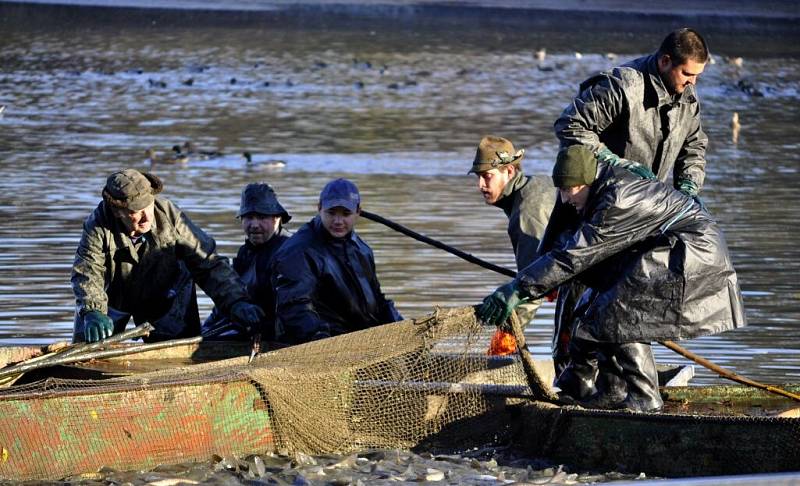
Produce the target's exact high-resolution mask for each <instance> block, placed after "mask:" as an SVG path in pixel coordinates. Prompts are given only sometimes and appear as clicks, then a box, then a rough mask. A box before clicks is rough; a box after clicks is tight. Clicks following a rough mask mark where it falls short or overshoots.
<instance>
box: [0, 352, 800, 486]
mask: <svg viewBox="0 0 800 486" xmlns="http://www.w3.org/2000/svg"><path fill="white" fill-rule="evenodd" d="M248 351H249V350H248V349H247V346H246V344H245V343H231V342H216V343H214V342H200V343H194V344H187V345H184V346H180V347H175V348H170V349H168V350H158V351H154V352H150V353H141V354H135V355H130V356H125V357H121V358H115V359H112V360H108V361H97V362H92V363H88V364H84V365H81V366H67V367H61V368H59V369H51V370H49V371H47V372H46V373H42V372H40V373H39V375H38V376H31V377H26V380H21V382H18V383H17V384H15V386H14V387H12V388H9V389H7V390H5V391H4V392H3V393H1V394H0V478H3V479H9V480H32V479H34V480H44V479H59V478H64V477H70V476H74V475H78V474H81V473H85V472H93V471H97V470H98V469H100V468H103V467H106V468H113V469H120V470H134V469H139V470H141V469H144V470H146V469H152V468H154V467H156V466H157V465H160V464H175V463H183V462H190V461H204V460H207V459H208V458H209V457H211V456H212V454H218V455H221V456H230V455H236V456H245V455H248V454H260V453H267V452H279V451H280V450H281V447H280V444H279V443H278V441H277V440H276V434H275V428H274V427H275V424H274V422H273V420H272V417H271V415H270V413H271V409H270V403H269V396H268V394H267V393H266V392H265V391H264V389H263V388H262V387H260V386H259V384H258V383H257V382H255V381H253V380H252V379H251V378H249V377H248V376H247V375H246V374H239V375H235V374H234V375H231V374H230V373H227V374H224V375H223V374H221V375H219V376H215V375H214V374H213V372H212V373H209V374H207V375H206V377H205V378H204V379H203V380H202V381H198V380H196V379H192V378H187V379H176V378H175V377H173V378H171V379H170V380H167V381H159V380H160V378H159V372H158V371H152V370H153V369H159V368H162V369H163V368H165V367H172V366H186V365H187V364H188V363H196V364H191V365H188V366H187V367H186V369H197V368H203V367H211V366H214V365H215V364H216V363H214V362H210V361H211V360H216V359H220V358H227V360H226V361H225V362H226V363H227V364H229V365H232V366H242V367H244V366H246V363H247V356H246V355H247V353H248ZM37 353H41V349H38V348H31V347H10V348H0V364H5V363H8V362H15V361H19V360H21V359H25V358H26V357H30V356H34V355H36V354H37ZM231 356H238V357H231ZM481 359H483V358H481ZM514 361H515V359H514V358H497V359H496V362H497V363H496V366H497V368H502V367H503V366H507V365H509V364H510V363H513V362H514ZM673 371H674V370H673ZM75 373H77V376H80V377H81V379H83V380H87V382H91V381H92V380H93V381H97V382H100V381H104V382H105V383H109V384H111V385H110V386H103V387H93V386H89V385H87V386H85V387H83V388H81V387H66V388H64V387H60V386H59V383H60V381H59V380H60V378H56V377H55V376H56V375H59V374H60V375H61V376H75V375H71V374H75ZM681 373H682V375H681V376H682V377H683V379H684V380H685V379H686V378H687V375H691V371H686V370H683V371H682V372H681ZM123 375H135V379H133V380H127V381H119V380H117V379H115V378H113V377H119V376H123ZM45 376H47V378H46V381H45V383H48V384H49V383H52V387H50V388H48V387H44V388H43V387H42V386H41V382H39V386H38V387H37V388H36V391H35V392H34V391H31V390H33V389H32V388H31V389H29V388H27V387H28V386H29V385H27V383H28V382H29V381H30V380H29V379H36V380H41V379H43V378H44V377H45ZM664 376H666V375H664ZM82 383H84V382H82ZM372 386H374V383H368V382H358V381H357V382H356V387H363V388H368V387H372ZM476 386H478V387H484V388H482V390H483V391H484V392H485V393H486V394H487V395H489V396H490V399H491V403H492V406H491V410H489V411H487V412H486V413H483V414H481V415H479V416H475V417H470V418H468V419H464V420H460V421H458V422H455V423H452V424H449V425H448V426H447V427H444V428H442V429H440V430H436V431H432V433H431V434H430V435H429V436H428V437H426V438H425V440H423V441H420V442H419V443H418V444H412V445H411V447H410V448H412V449H417V450H423V449H424V450H430V451H436V452H443V451H453V450H465V449H467V448H470V447H477V446H482V445H485V444H486V443H487V441H488V440H487V437H492V438H494V439H493V440H500V441H504V442H505V443H512V444H514V446H515V448H516V449H518V450H519V451H520V452H522V453H525V454H528V455H530V456H531V457H542V458H549V459H552V460H554V461H559V462H563V463H565V464H569V465H571V466H573V467H577V468H583V469H598V470H623V471H630V472H645V473H646V474H647V475H650V476H652V475H656V476H665V477H687V476H699V475H722V474H746V473H749V474H753V473H768V472H781V471H792V470H796V469H797V467H798V465H800V450H799V448H798V443H800V442H799V441H798V438H800V418H791V417H778V416H775V413H776V412H779V411H781V410H785V409H789V408H791V407H792V403H791V402H789V401H788V400H786V399H782V398H780V397H777V398H775V397H774V396H772V395H767V394H766V393H765V392H763V391H761V390H756V389H752V388H746V387H742V386H709V387H687V386H672V385H670V386H665V387H663V388H662V393H663V395H664V397H665V400H666V404H667V408H666V411H665V412H664V413H659V414H645V413H634V412H625V411H605V410H587V409H581V408H577V407H567V406H556V405H553V404H549V403H543V402H536V401H533V400H530V399H528V398H525V394H526V390H525V389H524V387H520V386H519V385H503V384H502V383H500V384H495V383H479V384H476V383H473V382H467V381H466V380H462V381H459V382H453V383H395V384H394V385H393V391H392V393H393V396H394V397H395V398H397V397H402V393H403V391H404V390H405V389H410V388H415V387H416V388H419V387H426V393H427V394H428V396H430V397H437V396H441V395H443V394H445V393H450V394H453V393H455V394H458V393H462V392H464V393H465V392H467V391H468V390H469V388H470V387H476ZM787 388H788V389H789V390H791V391H800V386H797V385H790V386H787ZM416 391H417V392H418V391H419V390H418V389H417V390H416ZM132 403H136V404H142V403H145V404H147V406H145V407H132V406H131V404H132ZM400 425H401V426H402V424H400ZM332 452H334V451H332Z"/></svg>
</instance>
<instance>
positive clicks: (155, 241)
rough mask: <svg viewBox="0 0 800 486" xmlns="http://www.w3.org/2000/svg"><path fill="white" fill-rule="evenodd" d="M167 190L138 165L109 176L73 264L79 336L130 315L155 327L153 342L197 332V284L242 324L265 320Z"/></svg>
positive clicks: (103, 332) (93, 336)
mask: <svg viewBox="0 0 800 486" xmlns="http://www.w3.org/2000/svg"><path fill="white" fill-rule="evenodd" d="M162 188H163V184H162V182H161V180H160V179H159V178H158V177H156V176H154V175H152V174H149V173H146V172H145V173H143V172H139V171H137V170H134V169H125V170H122V171H119V172H115V173H113V174H111V175H110V176H109V177H108V180H107V181H106V185H105V187H104V189H103V191H102V195H103V201H102V202H101V203H100V204H99V205H98V206H97V208H96V209H95V210H94V211H93V212H92V214H91V215H90V216H89V217H88V218H87V219H86V221H85V222H84V225H83V234H82V236H81V241H80V244H79V245H78V250H77V253H76V255H75V262H74V264H73V267H72V279H71V281H72V290H73V292H74V294H75V300H76V317H75V326H74V333H73V341H75V342H80V341H88V342H94V341H99V340H102V339H105V338H107V337H109V336H111V335H112V334H116V333H120V332H122V331H124V329H125V326H126V324H127V323H128V321H129V320H130V318H131V317H132V318H133V321H134V323H135V324H137V325H139V324H142V323H144V322H150V323H151V324H152V325H153V327H154V331H153V332H151V334H150V336H149V337H148V339H147V340H149V341H158V340H165V339H172V338H176V337H185V336H193V335H198V334H199V333H200V318H199V315H198V311H197V297H196V293H195V287H194V284H195V283H197V284H198V285H199V286H200V288H202V289H203V290H204V291H205V292H206V294H208V295H209V296H210V297H211V298H212V299H213V300H214V303H215V304H216V305H217V306H218V307H219V308H220V309H221V310H222V312H224V313H227V314H229V315H231V316H232V317H234V318H235V319H236V320H237V321H238V322H241V323H243V324H245V325H246V326H248V327H251V328H255V327H256V326H257V325H259V323H260V322H261V321H262V320H263V318H264V314H263V312H262V311H261V309H260V308H259V307H258V306H255V305H253V304H251V303H250V302H249V298H248V295H247V291H246V290H245V288H244V286H243V284H242V283H241V282H240V281H239V279H238V277H237V275H236V272H234V271H233V269H232V268H231V267H230V265H229V264H228V261H227V259H226V258H224V257H221V256H219V255H217V253H216V243H215V242H214V239H213V238H211V237H210V236H208V235H207V234H206V233H204V232H203V231H202V230H201V229H200V228H198V227H197V226H195V225H194V223H192V221H191V220H190V219H189V218H188V217H187V216H186V215H185V214H184V213H183V212H182V211H181V210H180V209H179V208H178V207H177V206H175V205H174V204H173V203H172V202H170V201H168V200H166V199H163V198H160V197H156V195H157V194H158V193H160V192H161V190H162Z"/></svg>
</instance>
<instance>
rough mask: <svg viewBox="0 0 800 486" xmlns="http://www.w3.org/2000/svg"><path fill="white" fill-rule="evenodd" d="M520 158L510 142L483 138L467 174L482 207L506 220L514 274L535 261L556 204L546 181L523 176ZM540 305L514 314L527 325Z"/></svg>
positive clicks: (531, 303)
mask: <svg viewBox="0 0 800 486" xmlns="http://www.w3.org/2000/svg"><path fill="white" fill-rule="evenodd" d="M524 154H525V150H524V149H519V150H515V149H514V145H513V144H512V143H511V141H509V140H507V139H505V138H502V137H495V136H492V135H487V136H485V137H483V138H482V139H481V141H480V143H479V144H478V150H477V152H476V153H475V159H474V160H473V161H472V168H470V170H469V172H467V173H468V174H470V173H474V174H475V175H476V176H477V177H478V190H480V192H481V194H482V195H483V200H484V201H485V202H486V204H491V205H492V206H496V207H498V208H500V209H502V210H503V212H504V213H505V215H506V216H507V217H508V230H507V231H508V237H509V238H510V239H511V246H512V248H513V249H514V256H515V258H516V263H517V270H522V269H523V268H525V267H526V266H528V264H530V263H531V262H532V261H533V260H535V259H536V256H537V253H536V252H537V249H538V248H539V244H540V243H541V239H542V236H543V235H544V229H545V227H546V226H547V221H548V219H549V218H550V211H551V210H552V208H553V204H555V200H556V197H555V195H556V191H555V190H554V189H553V186H552V183H551V181H550V178H549V177H545V176H526V175H525V174H524V173H523V171H522V158H523V156H524ZM540 305H541V301H540V300H537V301H535V302H530V303H526V304H524V305H522V306H520V308H518V309H517V312H518V313H519V315H520V318H521V319H522V320H523V322H528V321H530V320H531V319H533V317H534V315H535V314H536V310H537V309H538V308H539V306H540ZM520 311H521V312H520Z"/></svg>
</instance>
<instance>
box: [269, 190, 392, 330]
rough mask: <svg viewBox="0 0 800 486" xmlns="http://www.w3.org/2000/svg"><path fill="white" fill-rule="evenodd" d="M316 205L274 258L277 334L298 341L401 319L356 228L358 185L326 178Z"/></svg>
mask: <svg viewBox="0 0 800 486" xmlns="http://www.w3.org/2000/svg"><path fill="white" fill-rule="evenodd" d="M318 211H319V212H318V214H317V215H316V216H315V217H314V218H313V219H312V220H311V221H309V222H308V223H306V224H305V225H303V226H302V227H301V228H300V229H299V230H298V231H297V233H295V234H294V235H292V237H291V238H289V240H288V241H287V242H286V243H284V244H283V246H282V247H281V249H280V251H278V253H277V254H276V255H275V258H274V260H273V270H272V284H273V287H274V289H275V301H276V317H277V329H278V331H277V332H278V336H277V339H278V340H279V341H282V342H286V343H289V344H299V343H304V342H308V341H312V340H316V339H322V338H326V337H331V336H336V335H339V334H344V333H347V332H351V331H357V330H360V329H366V328H368V327H372V326H377V325H380V324H386V323H389V322H395V321H400V320H402V319H403V318H402V317H401V316H400V314H399V313H398V312H397V310H396V309H395V307H394V303H393V302H392V301H391V300H388V299H386V297H385V296H384V295H383V293H382V292H381V287H380V284H379V283H378V276H377V275H376V272H375V259H374V257H373V254H372V249H370V247H369V246H368V245H367V244H366V243H365V242H364V240H362V239H361V238H360V237H359V236H358V235H357V234H356V232H355V224H356V220H357V219H358V216H359V213H360V212H361V196H360V195H359V192H358V188H357V187H356V185H355V184H353V183H352V182H350V181H349V180H347V179H336V180H333V181H331V182H329V183H328V184H327V185H326V186H325V188H324V189H322V192H321V193H320V197H319V204H318Z"/></svg>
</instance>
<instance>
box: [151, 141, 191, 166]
mask: <svg viewBox="0 0 800 486" xmlns="http://www.w3.org/2000/svg"><path fill="white" fill-rule="evenodd" d="M144 154H145V156H146V157H147V161H148V162H149V163H150V164H151V165H155V164H185V163H187V162H189V156H188V155H186V154H183V153H181V148H180V147H179V146H178V145H175V146H173V147H172V154H159V153H157V152H156V151H155V149H153V148H152V147H150V148H149V149H147V150H145V152H144Z"/></svg>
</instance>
